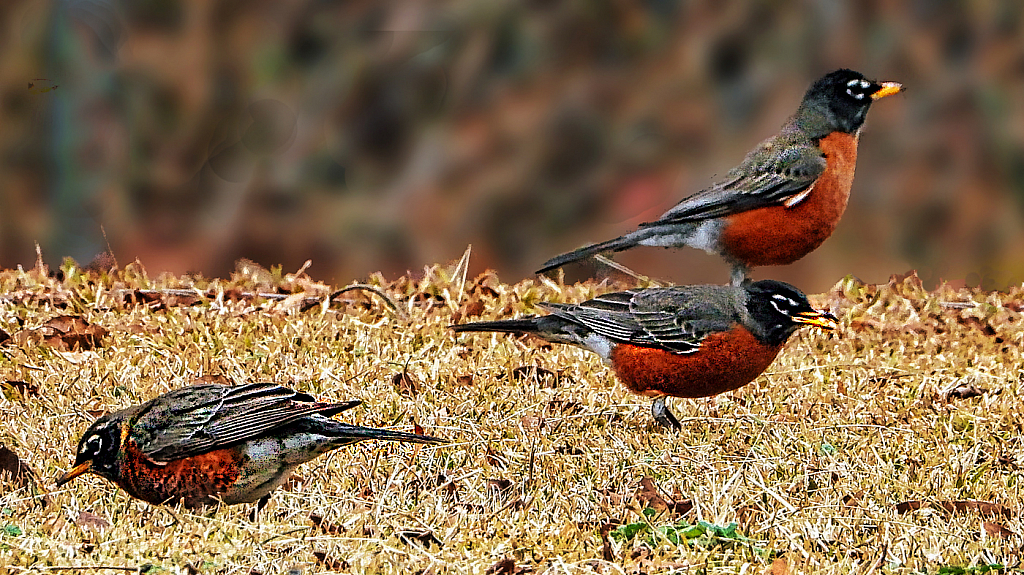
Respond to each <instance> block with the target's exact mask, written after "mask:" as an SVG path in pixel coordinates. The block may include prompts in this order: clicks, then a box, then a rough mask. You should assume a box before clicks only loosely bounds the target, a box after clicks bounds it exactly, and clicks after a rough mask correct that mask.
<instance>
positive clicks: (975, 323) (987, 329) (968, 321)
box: [957, 315, 999, 337]
mask: <svg viewBox="0 0 1024 575" xmlns="http://www.w3.org/2000/svg"><path fill="white" fill-rule="evenodd" d="M957 321H959V322H960V323H961V324H963V325H965V326H967V327H970V328H973V329H976V330H978V331H980V332H981V333H983V334H985V335H987V336H989V337H994V336H997V335H999V332H997V331H996V330H995V328H993V327H992V325H991V324H990V323H988V322H987V321H983V320H981V319H979V318H977V317H975V316H973V315H969V316H967V317H964V316H963V315H958V316H957Z"/></svg>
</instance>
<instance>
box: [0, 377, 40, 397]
mask: <svg viewBox="0 0 1024 575" xmlns="http://www.w3.org/2000/svg"><path fill="white" fill-rule="evenodd" d="M2 385H3V388H4V395H7V394H8V392H13V393H17V394H18V395H20V396H21V398H22V399H28V398H29V397H32V396H35V395H39V386H38V385H36V384H34V383H28V382H27V381H5V382H3V384H2ZM9 399H10V398H9Z"/></svg>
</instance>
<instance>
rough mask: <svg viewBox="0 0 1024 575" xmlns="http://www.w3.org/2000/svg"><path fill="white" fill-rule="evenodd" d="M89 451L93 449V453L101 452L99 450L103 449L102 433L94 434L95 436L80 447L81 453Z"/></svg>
mask: <svg viewBox="0 0 1024 575" xmlns="http://www.w3.org/2000/svg"><path fill="white" fill-rule="evenodd" d="M94 443H95V444H96V447H95V448H93V447H92V445H93V444H94ZM87 451H91V452H93V453H99V452H101V451H103V437H102V436H100V435H94V436H92V437H90V438H89V439H88V441H86V442H85V443H83V444H82V449H80V450H79V452H80V453H85V452H87Z"/></svg>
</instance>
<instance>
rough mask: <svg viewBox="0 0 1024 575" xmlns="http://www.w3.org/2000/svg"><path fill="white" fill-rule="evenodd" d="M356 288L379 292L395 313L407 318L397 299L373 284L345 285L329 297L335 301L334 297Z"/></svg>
mask: <svg viewBox="0 0 1024 575" xmlns="http://www.w3.org/2000/svg"><path fill="white" fill-rule="evenodd" d="M355 290H361V291H368V292H371V293H375V294H377V295H378V296H380V298H381V299H382V300H384V304H385V305H387V306H388V307H389V308H391V311H393V312H395V315H397V316H399V317H401V318H402V319H407V316H406V315H405V312H404V311H403V310H402V309H401V308H399V307H398V304H396V303H395V300H393V299H391V297H390V296H388V294H386V293H384V291H383V290H381V289H379V288H376V287H374V286H371V285H367V284H352V285H350V286H347V287H343V288H341V289H340V290H338V291H336V292H334V293H332V294H331V297H330V298H328V300H329V301H334V298H336V297H338V296H339V295H341V294H343V293H345V292H350V291H355Z"/></svg>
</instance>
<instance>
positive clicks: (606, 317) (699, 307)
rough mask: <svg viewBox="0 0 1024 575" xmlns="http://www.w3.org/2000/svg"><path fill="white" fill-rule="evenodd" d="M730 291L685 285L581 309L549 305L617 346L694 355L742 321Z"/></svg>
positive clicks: (608, 298)
mask: <svg viewBox="0 0 1024 575" xmlns="http://www.w3.org/2000/svg"><path fill="white" fill-rule="evenodd" d="M734 289H735V288H730V287H727V286H680V287H676V288H650V289H643V290H630V291H624V292H615V293H608V294H604V295H602V296H599V297H596V298H594V299H592V300H588V301H586V302H583V303H582V304H579V305H566V304H545V305H544V307H545V308H547V309H549V310H551V311H552V313H553V314H555V315H558V316H560V317H563V318H565V319H569V320H571V321H574V322H576V323H579V324H581V325H583V326H585V327H587V328H588V329H590V330H592V331H593V332H594V333H596V334H598V335H602V336H604V337H607V338H608V339H610V340H612V341H615V342H617V343H628V344H632V345H639V346H643V347H653V348H658V349H664V350H666V351H670V352H672V353H677V354H688V353H694V352H695V351H697V350H698V349H700V345H701V342H702V341H704V338H705V337H707V336H708V335H709V334H711V333H715V332H719V331H725V330H727V329H729V328H730V327H732V326H733V325H734V324H735V323H736V321H737V319H738V316H737V314H736V313H735V311H734V307H735V306H734V305H733V304H732V302H733V299H731V297H730V290H734Z"/></svg>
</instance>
